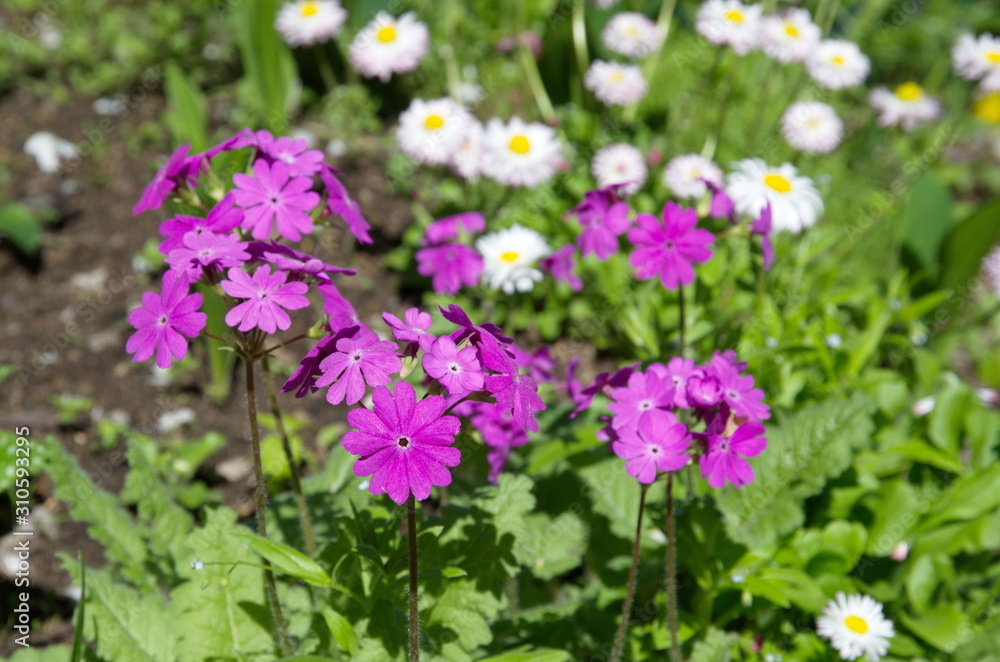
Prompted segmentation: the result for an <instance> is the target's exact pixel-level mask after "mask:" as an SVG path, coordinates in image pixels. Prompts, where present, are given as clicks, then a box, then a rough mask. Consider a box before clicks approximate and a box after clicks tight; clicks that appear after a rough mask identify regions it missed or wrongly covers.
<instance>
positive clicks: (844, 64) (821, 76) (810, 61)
mask: <svg viewBox="0 0 1000 662" xmlns="http://www.w3.org/2000/svg"><path fill="white" fill-rule="evenodd" d="M870 67H871V65H870V63H869V61H868V58H867V56H865V54H864V53H862V52H861V49H860V48H858V45H857V44H855V43H854V42H851V41H839V40H836V39H828V40H826V41H821V42H820V43H819V45H818V46H815V47H814V48H813V50H812V53H811V54H810V55H809V57H808V58H807V59H806V69H807V70H808V71H809V75H810V76H812V79H813V80H814V81H816V84H817V85H819V86H820V87H823V88H826V89H828V90H839V89H841V88H845V87H854V86H855V85H860V84H861V83H863V82H864V80H865V77H866V76H867V75H868V71H869V69H870Z"/></svg>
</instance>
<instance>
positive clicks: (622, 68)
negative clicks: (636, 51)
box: [583, 60, 649, 106]
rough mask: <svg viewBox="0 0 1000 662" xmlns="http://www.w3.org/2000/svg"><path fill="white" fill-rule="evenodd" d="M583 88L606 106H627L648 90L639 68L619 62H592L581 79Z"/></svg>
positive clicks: (640, 97)
mask: <svg viewBox="0 0 1000 662" xmlns="http://www.w3.org/2000/svg"><path fill="white" fill-rule="evenodd" d="M583 84H584V86H585V87H586V88H587V89H588V90H590V91H591V92H593V93H594V96H595V97H597V99H598V101H600V102H601V103H603V104H605V105H607V106H627V105H629V104H632V103H635V102H636V101H639V100H640V99H642V98H643V97H644V96H646V92H647V91H648V90H649V85H647V84H646V79H645V78H644V77H643V75H642V70H641V69H640V68H639V67H636V66H632V65H630V64H621V63H620V62H604V61H603V60H594V61H593V62H592V63H591V65H590V68H589V69H587V74H586V75H585V76H584V78H583Z"/></svg>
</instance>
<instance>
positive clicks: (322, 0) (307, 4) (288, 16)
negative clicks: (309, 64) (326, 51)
mask: <svg viewBox="0 0 1000 662" xmlns="http://www.w3.org/2000/svg"><path fill="white" fill-rule="evenodd" d="M346 20H347V12H346V11H345V10H344V8H343V7H341V6H340V3H339V2H337V1H336V0H299V1H298V2H289V3H287V4H285V5H284V6H282V8H281V9H280V10H278V16H277V17H276V18H275V20H274V28H275V29H276V30H277V31H278V34H280V35H281V38H282V39H284V40H285V42H286V43H287V44H288V45H290V46H311V45H313V44H321V43H324V42H327V41H329V40H330V39H332V38H333V36H334V35H336V34H337V32H338V31H339V30H340V27H341V26H342V25H343V24H344V21H346Z"/></svg>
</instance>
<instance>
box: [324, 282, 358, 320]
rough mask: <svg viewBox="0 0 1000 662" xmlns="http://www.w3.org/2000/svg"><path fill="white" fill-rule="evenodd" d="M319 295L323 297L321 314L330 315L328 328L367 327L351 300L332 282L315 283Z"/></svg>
mask: <svg viewBox="0 0 1000 662" xmlns="http://www.w3.org/2000/svg"><path fill="white" fill-rule="evenodd" d="M316 289H317V290H319V293H320V295H321V296H322V297H323V314H324V315H329V316H330V329H331V330H333V331H339V330H340V329H346V328H348V327H351V326H360V327H362V328H367V326H366V325H365V324H364V323H363V322H362V321H361V317H359V316H358V311H356V310H355V309H354V306H352V305H351V302H350V301H348V300H347V299H345V298H344V296H343V295H342V294H341V293H340V290H338V289H337V286H336V285H334V284H333V283H323V284H322V285H317V286H316Z"/></svg>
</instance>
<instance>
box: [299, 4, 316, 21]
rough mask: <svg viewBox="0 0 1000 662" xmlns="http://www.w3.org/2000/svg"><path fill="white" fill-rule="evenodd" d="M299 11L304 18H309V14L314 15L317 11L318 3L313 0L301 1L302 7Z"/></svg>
mask: <svg viewBox="0 0 1000 662" xmlns="http://www.w3.org/2000/svg"><path fill="white" fill-rule="evenodd" d="M300 11H301V12H302V16H304V17H305V18H309V17H310V16H315V15H316V14H318V13H319V3H318V2H313V0H309V1H308V2H304V3H302V9H301V10H300Z"/></svg>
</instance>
